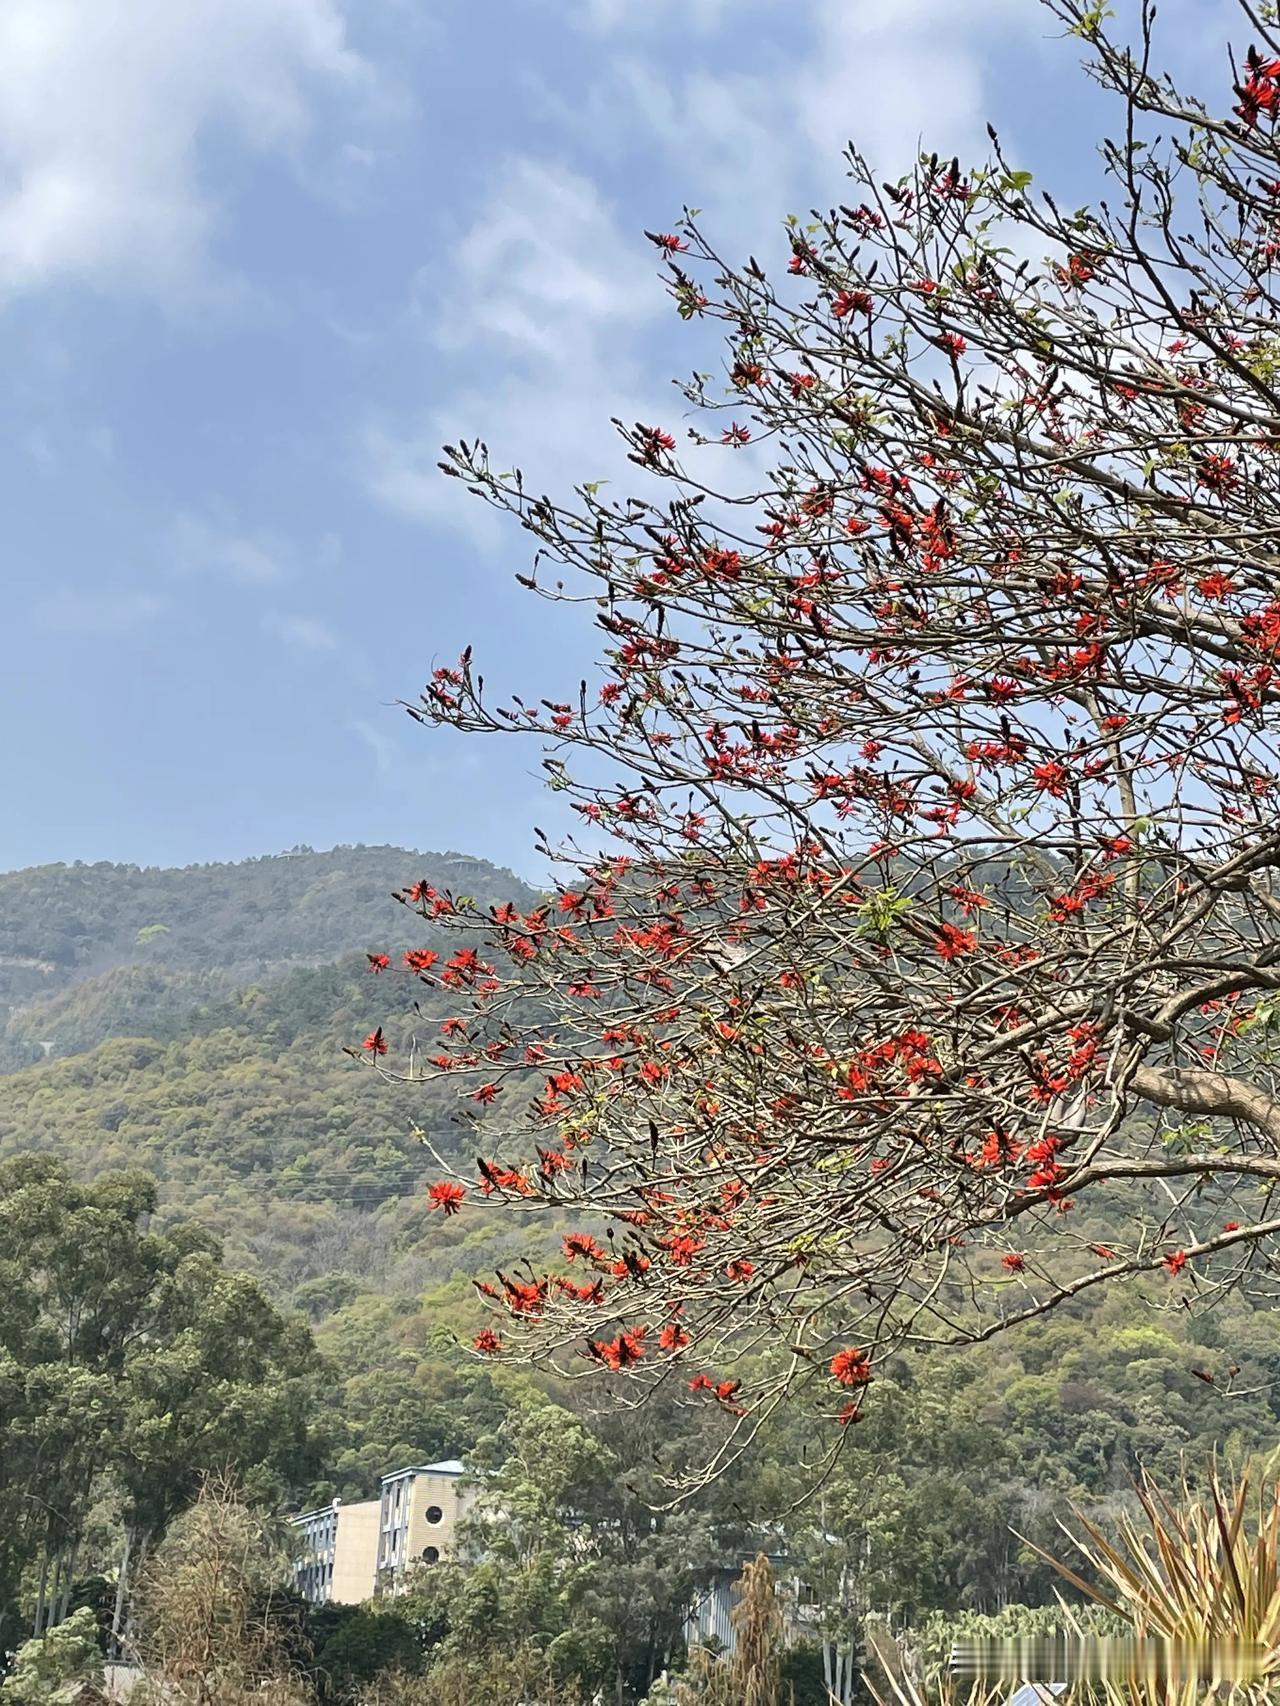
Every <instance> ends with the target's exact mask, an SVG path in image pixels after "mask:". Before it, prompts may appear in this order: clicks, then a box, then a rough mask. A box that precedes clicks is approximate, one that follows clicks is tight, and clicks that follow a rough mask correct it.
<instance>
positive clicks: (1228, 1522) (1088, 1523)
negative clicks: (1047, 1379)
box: [1036, 1464, 1280, 1706]
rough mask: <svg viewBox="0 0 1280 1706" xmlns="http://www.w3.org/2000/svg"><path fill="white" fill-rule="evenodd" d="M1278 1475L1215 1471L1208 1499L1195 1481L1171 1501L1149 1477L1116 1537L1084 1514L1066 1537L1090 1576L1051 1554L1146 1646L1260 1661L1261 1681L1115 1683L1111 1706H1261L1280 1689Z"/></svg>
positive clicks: (1108, 1687)
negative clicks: (1212, 1650)
mask: <svg viewBox="0 0 1280 1706" xmlns="http://www.w3.org/2000/svg"><path fill="white" fill-rule="evenodd" d="M1273 1468H1274V1465H1273V1464H1269V1465H1267V1466H1266V1467H1265V1468H1263V1469H1262V1470H1261V1471H1256V1470H1255V1471H1254V1472H1252V1473H1251V1472H1250V1470H1248V1469H1247V1468H1246V1469H1244V1470H1241V1471H1239V1472H1238V1473H1236V1474H1234V1475H1227V1474H1224V1473H1223V1471H1222V1470H1221V1469H1220V1468H1219V1467H1218V1465H1216V1464H1215V1465H1214V1467H1213V1469H1212V1471H1211V1473H1210V1475H1209V1478H1208V1481H1207V1484H1206V1485H1205V1486H1204V1488H1203V1489H1202V1490H1197V1489H1196V1488H1194V1487H1193V1486H1192V1485H1191V1483H1190V1482H1189V1481H1188V1479H1187V1478H1186V1476H1185V1475H1184V1477H1183V1480H1182V1483H1181V1485H1180V1487H1179V1488H1178V1490H1177V1492H1176V1493H1175V1494H1174V1495H1172V1496H1170V1495H1169V1494H1167V1493H1165V1492H1164V1491H1162V1490H1161V1488H1160V1487H1159V1486H1158V1485H1157V1484H1156V1482H1155V1481H1154V1480H1153V1479H1152V1478H1151V1476H1150V1475H1147V1474H1144V1475H1143V1476H1142V1478H1141V1479H1140V1481H1139V1482H1138V1484H1137V1488H1136V1493H1137V1501H1138V1511H1137V1513H1136V1514H1134V1515H1131V1516H1124V1517H1122V1518H1121V1519H1120V1520H1119V1522H1117V1523H1116V1524H1115V1525H1114V1529H1113V1532H1112V1533H1111V1534H1110V1535H1108V1534H1107V1533H1105V1532H1104V1530H1103V1529H1102V1527H1101V1526H1100V1525H1099V1524H1098V1523H1097V1522H1095V1521H1094V1520H1092V1519H1091V1518H1089V1517H1087V1516H1085V1515H1084V1514H1083V1513H1082V1512H1080V1511H1078V1510H1077V1511H1075V1512H1074V1513H1073V1516H1074V1520H1075V1523H1076V1525H1077V1527H1078V1529H1079V1531H1080V1532H1078V1533H1072V1531H1071V1529H1070V1528H1068V1527H1066V1525H1063V1527H1064V1532H1065V1533H1067V1535H1068V1536H1069V1538H1070V1540H1071V1542H1072V1545H1073V1547H1074V1550H1075V1552H1076V1553H1077V1556H1078V1557H1079V1559H1080V1560H1081V1561H1082V1563H1083V1564H1084V1566H1085V1570H1084V1571H1083V1572H1081V1571H1079V1570H1075V1569H1072V1568H1071V1567H1070V1566H1069V1565H1067V1564H1065V1563H1063V1562H1062V1560H1061V1559H1058V1558H1053V1557H1050V1555H1049V1554H1048V1553H1046V1552H1043V1551H1041V1552H1040V1555H1041V1556H1042V1557H1044V1558H1045V1559H1046V1560H1047V1561H1048V1562H1049V1563H1050V1564H1051V1565H1052V1566H1053V1568H1054V1569H1055V1570H1057V1572H1058V1573H1059V1574H1060V1575H1061V1576H1062V1577H1063V1578H1064V1579H1065V1580H1066V1581H1069V1582H1070V1583H1072V1585H1073V1586H1075V1587H1076V1588H1078V1589H1079V1591H1080V1592H1081V1593H1083V1594H1084V1595H1085V1597H1086V1599H1087V1600H1088V1601H1090V1602H1091V1603H1092V1604H1094V1605H1097V1606H1102V1607H1104V1608H1106V1609H1107V1610H1109V1611H1110V1612H1112V1613H1114V1614H1115V1615H1116V1616H1118V1617H1119V1618H1121V1619H1123V1621H1124V1623H1125V1624H1126V1625H1128V1626H1129V1628H1130V1629H1131V1630H1132V1631H1133V1633H1134V1634H1136V1635H1139V1636H1147V1637H1155V1638H1162V1639H1164V1640H1168V1641H1170V1642H1175V1643H1179V1644H1182V1643H1187V1644H1188V1645H1189V1646H1190V1645H1194V1644H1195V1643H1199V1642H1212V1643H1215V1645H1216V1644H1219V1643H1220V1644H1221V1649H1222V1650H1223V1651H1225V1652H1230V1650H1231V1648H1232V1647H1233V1646H1234V1647H1235V1648H1236V1649H1237V1650H1238V1651H1239V1652H1240V1653H1241V1654H1242V1655H1243V1654H1244V1653H1245V1651H1246V1649H1248V1650H1249V1651H1251V1652H1255V1653H1257V1654H1258V1655H1260V1659H1261V1663H1260V1666H1259V1667H1258V1673H1257V1674H1253V1675H1248V1676H1245V1677H1244V1678H1233V1677H1232V1676H1231V1675H1230V1674H1226V1675H1222V1676H1221V1677H1220V1678H1219V1679H1218V1680H1215V1681H1213V1682H1212V1684H1210V1682H1208V1681H1206V1680H1198V1679H1197V1678H1196V1677H1195V1676H1194V1675H1186V1676H1181V1677H1169V1678H1165V1679H1156V1680H1153V1679H1152V1678H1150V1677H1148V1676H1134V1677H1130V1678H1125V1679H1117V1680H1115V1681H1112V1682H1107V1683H1105V1684H1103V1685H1102V1687H1101V1693H1102V1694H1103V1695H1104V1696H1105V1698H1106V1700H1107V1703H1108V1706H1146V1703H1152V1702H1159V1703H1160V1706H1169V1703H1171V1702H1185V1703H1188V1706H1189V1703H1190V1702H1191V1701H1193V1700H1195V1699H1197V1698H1199V1697H1200V1696H1202V1695H1204V1694H1205V1693H1206V1692H1209V1693H1211V1694H1212V1695H1213V1696H1214V1698H1216V1699H1223V1698H1235V1699H1246V1698H1249V1697H1251V1696H1252V1697H1258V1698H1260V1697H1262V1696H1264V1695H1269V1694H1270V1693H1271V1692H1272V1691H1273V1690H1274V1689H1275V1687H1276V1686H1277V1684H1280V1485H1277V1484H1276V1482H1275V1479H1274V1475H1273V1472H1272V1471H1273ZM1036 1550H1038V1551H1039V1550H1040V1549H1039V1548H1036Z"/></svg>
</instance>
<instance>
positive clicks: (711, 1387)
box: [689, 1374, 716, 1392]
mask: <svg viewBox="0 0 1280 1706" xmlns="http://www.w3.org/2000/svg"><path fill="white" fill-rule="evenodd" d="M715 1389H716V1383H715V1381H714V1380H712V1378H711V1376H710V1375H709V1374H695V1375H694V1377H693V1379H692V1380H691V1381H690V1382H689V1390H690V1392H714V1391H715Z"/></svg>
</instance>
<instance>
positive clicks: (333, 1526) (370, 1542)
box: [293, 1499, 381, 1605]
mask: <svg viewBox="0 0 1280 1706" xmlns="http://www.w3.org/2000/svg"><path fill="white" fill-rule="evenodd" d="M380 1509H381V1501H380V1500H378V1499H364V1500H362V1501H361V1502H360V1503H359V1504H354V1505H344V1504H343V1502H342V1500H341V1499H335V1500H334V1501H333V1503H332V1504H331V1505H324V1506H322V1507H321V1508H320V1509H319V1510H314V1511H304V1512H303V1514H302V1515H301V1516H295V1517H294V1518H293V1526H294V1528H296V1529H297V1530H298V1531H299V1533H300V1536H301V1541H302V1546H301V1551H300V1553H299V1556H298V1560H297V1562H296V1563H295V1564H294V1567H293V1569H294V1582H295V1584H296V1586H297V1589H298V1592H299V1593H300V1594H302V1595H303V1597H304V1598H305V1599H309V1600H310V1601H311V1603H312V1604H313V1605H328V1604H330V1603H332V1604H334V1605H360V1604H361V1603H362V1602H363V1601H364V1600H366V1599H372V1598H373V1593H374V1588H375V1586H376V1583H377V1575H378V1513H379V1511H380Z"/></svg>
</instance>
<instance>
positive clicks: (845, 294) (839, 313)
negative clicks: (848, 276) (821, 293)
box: [831, 290, 875, 320]
mask: <svg viewBox="0 0 1280 1706" xmlns="http://www.w3.org/2000/svg"><path fill="white" fill-rule="evenodd" d="M874 307H875V303H874V302H873V301H872V300H871V298H870V296H869V295H868V294H867V292H866V291H865V290H842V291H839V292H838V293H837V295H836V298H835V301H834V302H833V303H832V304H831V312H832V313H833V314H834V315H835V317H836V319H837V320H843V319H844V317H845V315H846V314H870V313H871V311H872V310H873V309H874Z"/></svg>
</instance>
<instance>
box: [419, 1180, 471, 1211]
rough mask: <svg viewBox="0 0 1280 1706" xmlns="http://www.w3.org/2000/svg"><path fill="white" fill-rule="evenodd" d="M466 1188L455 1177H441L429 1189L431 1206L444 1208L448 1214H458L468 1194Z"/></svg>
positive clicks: (429, 1205) (428, 1194) (429, 1203)
mask: <svg viewBox="0 0 1280 1706" xmlns="http://www.w3.org/2000/svg"><path fill="white" fill-rule="evenodd" d="M466 1194H467V1193H466V1188H465V1187H464V1186H462V1185H460V1184H458V1183H457V1182H456V1180H453V1179H441V1180H439V1181H438V1183H436V1184H434V1185H431V1186H430V1187H429V1188H428V1190H427V1196H428V1198H429V1201H428V1204H427V1206H428V1207H429V1208H442V1209H443V1210H444V1212H445V1214H446V1216H448V1215H451V1214H457V1212H458V1210H459V1208H460V1207H461V1206H462V1199H463V1197H465V1196H466Z"/></svg>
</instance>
